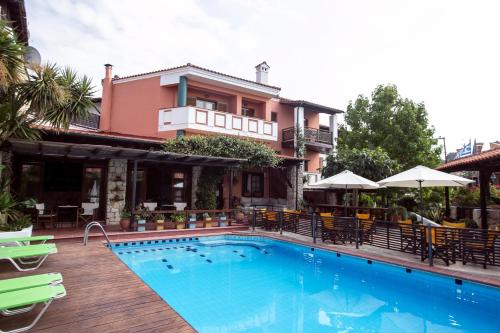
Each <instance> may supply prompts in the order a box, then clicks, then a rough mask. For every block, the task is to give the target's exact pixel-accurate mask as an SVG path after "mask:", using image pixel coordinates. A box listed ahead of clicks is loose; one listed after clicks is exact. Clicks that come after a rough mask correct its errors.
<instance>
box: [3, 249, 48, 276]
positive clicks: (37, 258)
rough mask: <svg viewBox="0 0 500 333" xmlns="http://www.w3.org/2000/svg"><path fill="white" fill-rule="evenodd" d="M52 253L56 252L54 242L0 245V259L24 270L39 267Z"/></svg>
mask: <svg viewBox="0 0 500 333" xmlns="http://www.w3.org/2000/svg"><path fill="white" fill-rule="evenodd" d="M53 253H57V248H56V245H55V244H39V245H26V246H7V247H0V260H8V261H10V262H11V263H12V265H14V267H16V268H17V269H18V270H19V271H22V272H25V271H32V270H34V269H37V268H38V267H40V266H41V265H42V263H43V262H44V261H45V259H47V257H48V256H49V254H53ZM30 258H31V259H30Z"/></svg>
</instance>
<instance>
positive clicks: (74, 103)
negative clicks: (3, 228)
mask: <svg viewBox="0 0 500 333" xmlns="http://www.w3.org/2000/svg"><path fill="white" fill-rule="evenodd" d="M25 52H26V48H25V46H24V45H23V44H22V43H20V42H18V40H17V39H16V36H15V34H14V32H13V31H12V29H11V28H10V27H9V26H8V25H7V22H5V21H0V147H2V146H4V144H5V142H6V141H7V140H8V139H10V138H21V139H29V140H35V139H39V138H40V133H41V131H42V129H41V128H40V126H41V125H44V126H51V127H53V128H56V129H67V128H68V127H69V124H70V123H71V121H72V120H74V119H77V118H84V117H88V116H89V110H90V109H91V108H93V107H94V104H93V102H92V95H93V93H94V87H93V86H92V82H91V80H90V78H88V77H87V76H85V75H84V76H79V75H77V73H76V72H75V71H73V70H72V69H70V68H64V69H61V68H59V67H58V66H57V65H55V64H50V63H47V64H45V65H41V66H40V65H34V64H29V63H27V62H25V60H24V55H25ZM1 165H2V154H0V166H1ZM1 178H2V168H0V179H1Z"/></svg>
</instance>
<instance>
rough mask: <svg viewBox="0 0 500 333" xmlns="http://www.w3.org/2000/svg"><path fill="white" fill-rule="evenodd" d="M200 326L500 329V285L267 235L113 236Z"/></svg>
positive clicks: (137, 267)
mask: <svg viewBox="0 0 500 333" xmlns="http://www.w3.org/2000/svg"><path fill="white" fill-rule="evenodd" d="M112 250H113V252H114V253H115V254H116V255H117V256H118V257H119V258H120V259H121V260H122V261H123V262H124V263H125V264H126V265H127V266H128V267H129V268H130V269H131V270H132V271H134V272H135V274H137V275H138V276H139V277H140V278H141V279H142V280H143V281H144V282H145V283H146V284H148V285H149V286H150V287H151V288H152V289H153V290H154V291H156V292H157V293H158V294H159V295H160V296H161V297H162V298H163V299H164V300H165V301H166V302H167V303H168V304H170V305H171V306H172V307H173V308H174V309H175V310H176V311H177V312H178V313H179V314H180V315H181V316H182V317H183V318H184V319H186V321H188V322H189V323H190V324H191V325H192V326H193V327H194V328H195V329H196V330H198V331H199V332H214V333H222V332H315V333H316V332H345V333H347V332H353V333H354V332H427V333H432V332H491V333H494V332H500V311H499V305H500V302H499V301H500V290H499V289H498V288H493V287H488V286H484V285H480V284H475V283H472V282H469V281H458V280H457V281H456V280H454V279H453V278H451V277H445V276H440V275H434V274H429V273H424V272H421V271H417V270H407V269H405V268H404V267H399V266H392V265H387V264H383V263H379V262H375V261H374V262H371V261H368V260H366V259H362V258H357V257H352V256H347V255H340V254H337V253H335V252H329V251H324V250H319V249H311V248H310V247H305V246H300V245H296V244H292V243H287V242H282V241H277V240H271V239H267V238H263V237H242V236H212V237H200V238H185V239H178V240H175V239H174V240H166V241H156V243H155V241H150V242H149V244H148V242H146V241H144V242H142V244H141V243H140V242H134V243H130V242H129V243H115V244H113V246H112Z"/></svg>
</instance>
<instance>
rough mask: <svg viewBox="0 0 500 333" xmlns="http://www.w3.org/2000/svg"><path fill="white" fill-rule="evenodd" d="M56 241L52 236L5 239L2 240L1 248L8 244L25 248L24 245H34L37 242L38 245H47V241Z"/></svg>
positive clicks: (0, 240)
mask: <svg viewBox="0 0 500 333" xmlns="http://www.w3.org/2000/svg"><path fill="white" fill-rule="evenodd" d="M51 239H54V236H52V235H47V236H33V237H15V238H4V239H0V246H3V245H7V244H15V245H17V246H24V245H30V244H31V245H34V244H32V243H33V242H35V243H36V244H45V242H46V241H48V240H51Z"/></svg>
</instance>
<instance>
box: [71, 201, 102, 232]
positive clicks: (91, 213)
mask: <svg viewBox="0 0 500 333" xmlns="http://www.w3.org/2000/svg"><path fill="white" fill-rule="evenodd" d="M98 208H99V204H98V203H96V202H82V207H81V208H79V209H78V222H77V225H76V226H77V227H79V226H80V223H82V225H83V226H86V225H87V224H89V223H90V222H92V221H95V220H96V218H97V209H98Z"/></svg>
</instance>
